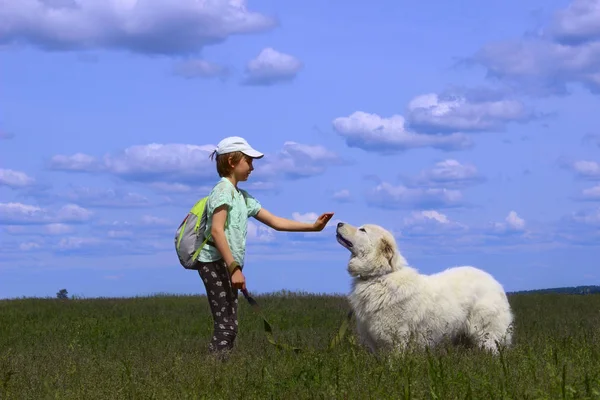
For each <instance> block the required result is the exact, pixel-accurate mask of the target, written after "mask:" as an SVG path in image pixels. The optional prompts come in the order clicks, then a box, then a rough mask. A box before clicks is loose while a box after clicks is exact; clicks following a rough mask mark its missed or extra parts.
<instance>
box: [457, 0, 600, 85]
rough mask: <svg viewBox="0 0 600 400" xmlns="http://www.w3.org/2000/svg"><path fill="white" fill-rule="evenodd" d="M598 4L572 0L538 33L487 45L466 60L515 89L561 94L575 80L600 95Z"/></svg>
mask: <svg viewBox="0 0 600 400" xmlns="http://www.w3.org/2000/svg"><path fill="white" fill-rule="evenodd" d="M599 7H600V6H599V1H598V0H574V1H572V2H571V4H570V5H569V6H568V7H567V8H566V9H563V10H559V11H558V12H557V13H556V15H555V18H554V20H553V21H552V23H551V24H550V25H549V26H547V27H545V29H542V31H541V33H539V34H537V35H528V36H527V37H526V38H523V39H513V40H504V41H497V42H493V43H488V44H486V45H485V46H483V47H482V48H481V49H480V50H479V51H478V52H477V53H476V54H475V55H474V56H473V57H472V58H470V60H468V62H471V63H475V64H479V65H481V66H483V67H484V68H485V69H486V70H487V75H488V77H489V78H490V79H494V80H497V81H500V82H502V83H505V84H506V85H507V86H508V87H510V88H511V89H513V90H515V91H518V92H526V93H528V94H533V95H538V96H548V95H565V94H568V93H569V92H568V85H569V84H572V83H577V84H581V85H583V86H585V87H587V88H588V89H589V90H590V91H591V92H592V93H596V94H600V72H598V71H599V68H600V35H599V34H598V32H600V22H599V21H600V19H599V18H598V13H599V11H598V9H599Z"/></svg>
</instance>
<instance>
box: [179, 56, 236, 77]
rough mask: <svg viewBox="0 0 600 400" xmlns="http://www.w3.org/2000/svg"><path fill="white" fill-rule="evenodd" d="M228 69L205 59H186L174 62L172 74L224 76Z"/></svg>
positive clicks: (182, 75) (227, 73) (183, 75)
mask: <svg viewBox="0 0 600 400" xmlns="http://www.w3.org/2000/svg"><path fill="white" fill-rule="evenodd" d="M229 73H230V71H229V69H228V68H227V67H224V66H221V65H218V64H215V63H211V62H209V61H206V60H200V59H197V60H187V61H182V62H180V63H177V64H175V66H174V68H173V74H175V75H177V76H181V77H182V78H187V79H192V78H226V77H227V76H228V75H229Z"/></svg>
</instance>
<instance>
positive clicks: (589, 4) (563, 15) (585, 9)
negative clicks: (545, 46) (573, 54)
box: [549, 0, 600, 43]
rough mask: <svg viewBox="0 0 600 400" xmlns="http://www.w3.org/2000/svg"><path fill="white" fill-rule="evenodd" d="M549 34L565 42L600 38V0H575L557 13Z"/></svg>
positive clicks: (579, 41)
mask: <svg viewBox="0 0 600 400" xmlns="http://www.w3.org/2000/svg"><path fill="white" fill-rule="evenodd" d="M549 34H550V35H552V36H553V37H554V38H556V40H558V41H560V42H563V43H583V42H589V41H593V40H600V1H598V0H574V1H573V2H572V3H571V4H569V5H568V6H567V7H566V8H565V9H562V10H559V11H557V12H556V13H555V15H554V19H553V21H552V23H551V24H550V27H549Z"/></svg>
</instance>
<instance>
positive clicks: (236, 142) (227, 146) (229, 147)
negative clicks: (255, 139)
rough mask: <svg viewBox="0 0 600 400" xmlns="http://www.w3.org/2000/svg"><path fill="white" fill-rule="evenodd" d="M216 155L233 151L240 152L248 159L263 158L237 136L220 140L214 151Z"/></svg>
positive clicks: (261, 154) (244, 140)
mask: <svg viewBox="0 0 600 400" xmlns="http://www.w3.org/2000/svg"><path fill="white" fill-rule="evenodd" d="M215 151H216V152H217V154H219V155H221V154H226V153H233V152H234V151H241V152H242V153H244V154H245V155H247V156H248V157H252V158H262V157H263V156H264V154H263V153H261V152H260V151H257V150H254V149H253V148H252V146H250V145H249V144H248V142H247V141H246V139H244V138H241V137H239V136H230V137H226V138H225V139H223V140H221V141H220V142H219V144H218V145H217V149H216V150H215Z"/></svg>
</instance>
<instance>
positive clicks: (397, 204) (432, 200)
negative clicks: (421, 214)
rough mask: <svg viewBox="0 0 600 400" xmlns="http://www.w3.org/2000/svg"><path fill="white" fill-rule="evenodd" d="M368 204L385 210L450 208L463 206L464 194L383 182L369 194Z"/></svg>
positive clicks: (443, 189)
mask: <svg viewBox="0 0 600 400" xmlns="http://www.w3.org/2000/svg"><path fill="white" fill-rule="evenodd" d="M367 203H368V204H369V205H371V206H375V207H380V208H384V209H395V208H421V209H430V208H450V207H459V206H462V205H463V196H462V193H461V192H460V191H458V190H451V189H446V188H409V187H406V186H403V185H399V186H394V185H392V184H390V183H387V182H382V183H380V184H379V185H377V186H376V187H375V188H373V189H371V190H370V191H369V192H368V194H367Z"/></svg>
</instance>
